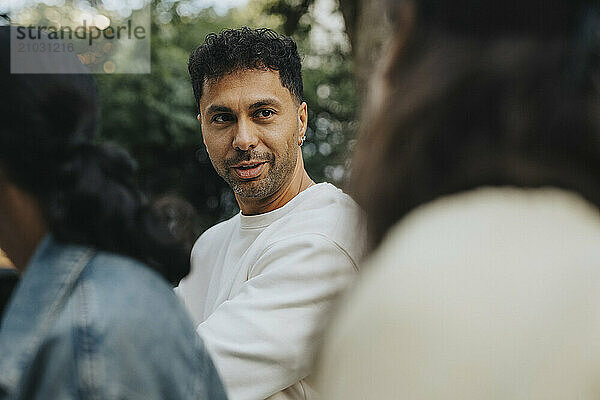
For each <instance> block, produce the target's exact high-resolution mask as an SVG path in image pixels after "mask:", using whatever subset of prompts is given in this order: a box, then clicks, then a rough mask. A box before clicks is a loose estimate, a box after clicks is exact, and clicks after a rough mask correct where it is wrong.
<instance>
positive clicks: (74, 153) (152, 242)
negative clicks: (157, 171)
mask: <svg viewBox="0 0 600 400" xmlns="http://www.w3.org/2000/svg"><path fill="white" fill-rule="evenodd" d="M10 29H15V28H9V27H0V169H1V170H2V171H3V172H4V173H5V175H7V176H8V178H9V179H10V180H11V181H12V182H13V183H14V184H15V185H17V186H19V187H20V188H21V189H23V190H25V191H27V192H28V193H30V194H31V195H33V196H34V198H35V199H36V200H37V201H38V203H39V205H40V207H41V208H42V211H43V213H44V216H45V219H46V222H47V224H48V226H49V229H50V231H51V232H52V233H53V235H54V237H55V238H56V239H57V240H59V241H62V242H67V243H77V244H85V245H91V246H94V247H96V248H98V249H101V250H106V251H111V252H116V253H121V254H124V255H128V256H131V257H134V258H137V259H139V260H141V261H144V262H145V263H146V264H148V265H149V266H150V267H151V268H153V269H155V270H156V271H158V272H159V273H160V274H161V275H162V276H164V277H165V278H166V279H167V280H168V281H169V282H171V283H176V282H178V281H179V280H180V279H181V278H182V277H184V276H185V275H186V274H187V273H188V272H189V268H190V267H189V255H188V254H187V253H186V252H185V250H184V247H183V246H181V245H180V244H179V243H178V242H177V241H176V240H175V239H174V238H173V237H172V236H171V234H170V233H169V232H168V230H167V229H166V228H165V227H164V226H163V225H162V224H161V223H160V222H159V219H158V218H157V217H156V216H155V215H154V214H153V213H152V212H151V210H150V208H149V206H148V204H147V201H146V200H145V198H144V196H143V195H142V194H141V192H140V191H139V190H138V188H137V186H136V183H135V163H134V162H133V160H132V159H131V158H130V157H129V155H128V154H127V153H126V152H125V151H124V150H122V149H121V148H119V147H117V146H113V145H106V144H104V145H103V144H98V143H96V142H95V139H94V137H95V134H96V131H97V127H98V122H99V121H98V118H99V105H98V99H97V93H96V86H95V84H94V81H93V80H92V78H91V76H90V75H88V74H85V73H82V74H39V75H36V74H11V71H10V54H9V49H10V47H9V41H10ZM42 57H43V55H40V60H39V61H40V63H43V62H44V60H43V58H42ZM61 63H62V65H65V66H67V65H68V66H69V68H67V70H69V71H73V69H75V70H80V71H82V72H84V70H83V66H82V65H81V63H80V62H79V60H78V59H77V58H76V57H75V56H74V55H72V54H68V53H67V54H65V55H64V59H61Z"/></svg>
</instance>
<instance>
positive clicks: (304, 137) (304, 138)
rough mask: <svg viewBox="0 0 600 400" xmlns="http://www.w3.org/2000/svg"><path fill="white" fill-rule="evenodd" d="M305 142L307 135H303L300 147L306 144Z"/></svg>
mask: <svg viewBox="0 0 600 400" xmlns="http://www.w3.org/2000/svg"><path fill="white" fill-rule="evenodd" d="M305 140H306V135H302V137H301V138H300V146H302V145H303V144H304V141H305Z"/></svg>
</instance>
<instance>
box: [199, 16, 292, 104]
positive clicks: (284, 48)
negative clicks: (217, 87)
mask: <svg viewBox="0 0 600 400" xmlns="http://www.w3.org/2000/svg"><path fill="white" fill-rule="evenodd" d="M242 69H271V70H274V71H279V77H280V79H281V84H282V85H283V87H285V88H287V89H288V90H289V91H290V93H291V94H292V96H293V97H294V98H295V99H296V100H297V101H298V103H301V102H302V96H303V87H302V65H301V62H300V56H299V55H298V49H297V47H296V43H295V42H294V40H293V39H292V38H289V37H286V36H282V35H279V34H278V33H277V32H275V31H273V30H271V29H267V28H260V29H250V28H248V27H242V28H239V29H226V30H224V31H221V32H220V33H218V34H217V33H211V34H209V35H207V36H206V38H205V40H204V43H203V44H201V45H200V46H198V47H197V48H196V49H195V50H194V51H192V53H191V54H190V60H189V65H188V71H189V73H190V77H191V78H192V87H193V89H194V96H195V98H196V106H197V107H198V109H199V104H200V98H201V97H202V85H203V84H204V82H206V81H207V80H211V79H218V78H221V77H222V76H224V75H227V74H228V73H231V72H233V71H238V70H242Z"/></svg>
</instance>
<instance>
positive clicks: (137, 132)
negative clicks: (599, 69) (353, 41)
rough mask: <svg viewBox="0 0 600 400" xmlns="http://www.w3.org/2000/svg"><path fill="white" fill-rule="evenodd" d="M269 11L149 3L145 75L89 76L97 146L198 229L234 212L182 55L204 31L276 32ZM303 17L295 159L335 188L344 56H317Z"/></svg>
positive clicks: (347, 65)
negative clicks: (191, 217)
mask: <svg viewBox="0 0 600 400" xmlns="http://www.w3.org/2000/svg"><path fill="white" fill-rule="evenodd" d="M277 3H278V2H277V1H276V0H257V1H251V2H249V4H248V5H247V6H245V7H243V8H241V9H233V10H231V11H230V12H229V13H227V14H226V15H223V16H220V15H218V14H216V13H215V11H214V10H213V9H211V8H208V9H203V10H195V11H194V12H190V8H189V7H188V6H189V5H190V4H191V3H189V2H187V1H185V0H180V1H174V0H163V1H158V0H155V1H154V2H153V5H152V6H153V10H152V11H153V13H152V15H153V21H152V37H151V40H152V48H151V56H152V72H151V74H150V75H99V76H97V82H98V86H99V90H100V96H101V101H102V107H103V111H102V126H101V138H102V140H106V141H113V142H117V143H119V144H121V145H123V146H124V147H126V148H127V149H128V150H129V151H130V152H131V153H132V155H133V156H134V157H135V158H136V159H137V160H138V161H139V167H140V168H139V176H140V181H141V183H142V187H143V189H145V190H146V191H147V192H149V193H151V194H152V195H159V194H163V193H177V194H180V195H182V196H183V197H185V198H186V199H188V200H189V201H190V202H191V203H192V204H193V205H194V207H195V208H196V209H197V210H198V212H199V213H200V215H201V221H202V225H203V227H204V228H206V227H208V226H210V225H212V224H214V223H215V222H217V221H218V220H221V219H223V218H226V217H228V216H230V215H232V214H233V213H234V212H236V211H237V206H236V204H235V200H234V198H233V196H232V193H231V190H230V189H229V188H228V187H227V186H226V184H225V183H224V182H223V181H222V180H221V179H220V178H219V177H218V176H217V175H216V173H215V172H214V170H213V168H212V166H211V164H210V160H209V159H208V155H207V153H206V150H205V148H204V146H203V144H202V138H201V133H200V125H199V124H198V122H197V120H196V118H195V117H196V114H197V110H196V109H195V105H194V99H193V94H192V89H191V85H190V81H189V77H188V74H187V60H188V55H189V53H190V51H191V50H192V49H193V48H194V47H196V46H197V45H199V44H200V43H202V42H203V41H204V37H205V36H206V35H207V34H208V33H210V32H218V31H221V30H222V29H225V28H231V27H239V26H243V25H247V26H251V27H263V26H266V27H269V28H272V29H275V30H277V31H279V32H283V27H284V26H286V23H287V26H289V22H287V21H288V20H287V19H286V18H288V17H289V16H287V15H285V14H281V13H280V14H273V13H267V12H265V11H268V10H277V9H279V10H286V8H285V7H279V8H277ZM299 4H300V3H299ZM186 7H187V8H186ZM288 9H289V7H288ZM308 10H309V11H308V13H306V14H303V15H301V16H300V17H299V16H298V15H294V16H293V18H297V19H298V20H297V22H296V26H295V33H294V35H293V37H294V39H295V40H296V41H297V43H298V45H299V49H300V51H301V53H302V54H303V56H304V69H303V76H304V93H305V99H306V101H307V103H308V105H309V130H308V133H307V142H306V143H305V144H304V146H303V154H304V158H305V163H306V166H307V169H308V171H309V174H310V175H311V177H313V179H315V180H316V181H323V180H327V181H332V182H334V183H336V184H341V183H342V182H343V179H344V172H345V170H346V168H345V163H346V159H347V155H348V149H349V144H350V143H351V139H352V138H353V135H354V130H355V126H356V122H355V110H356V106H357V104H356V103H357V102H356V95H355V87H354V78H353V76H352V69H351V62H350V56H349V54H348V51H344V50H343V49H342V48H341V46H337V47H335V48H334V49H333V51H330V52H327V53H325V54H323V52H322V51H321V52H319V51H317V50H315V49H313V46H312V45H311V43H312V41H311V28H312V26H313V25H314V24H315V20H314V18H313V17H312V16H311V13H310V9H308ZM305 11H306V10H305Z"/></svg>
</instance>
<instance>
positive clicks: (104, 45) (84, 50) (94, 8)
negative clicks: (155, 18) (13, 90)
mask: <svg viewBox="0 0 600 400" xmlns="http://www.w3.org/2000/svg"><path fill="white" fill-rule="evenodd" d="M130 3H131V4H134V5H132V6H130V8H129V9H127V8H125V9H124V8H123V5H124V4H125V5H127V4H128V0H122V2H120V3H119V4H120V7H121V8H119V9H116V10H115V9H111V8H107V7H109V6H111V5H114V4H116V3H115V2H114V1H112V0H111V1H110V2H107V4H106V5H105V4H104V2H103V1H101V0H97V1H87V2H86V1H82V0H65V4H64V5H61V6H60V7H59V6H48V5H46V4H45V3H42V2H39V3H36V5H35V6H32V7H22V8H20V9H18V10H17V11H15V12H14V15H11V20H12V21H11V22H12V25H13V29H11V72H12V73H15V74H27V73H101V74H103V73H107V74H113V73H150V0H136V1H135V2H130ZM124 10H125V11H124ZM62 53H71V54H72V55H73V56H76V57H78V58H79V60H80V61H81V63H82V64H83V65H84V66H85V68H82V69H80V70H79V69H78V70H65V68H69V67H67V66H65V65H61V64H65V63H61V57H64V54H62ZM63 59H64V58H63Z"/></svg>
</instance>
